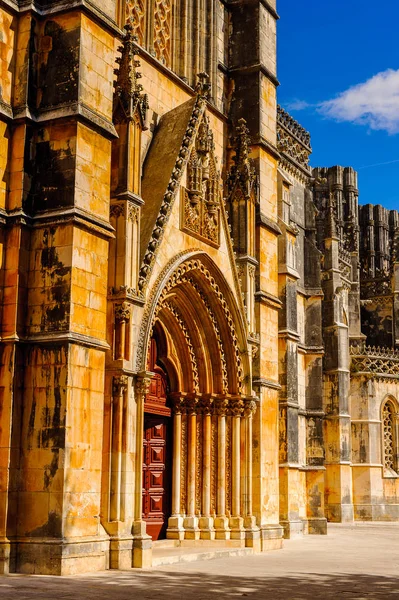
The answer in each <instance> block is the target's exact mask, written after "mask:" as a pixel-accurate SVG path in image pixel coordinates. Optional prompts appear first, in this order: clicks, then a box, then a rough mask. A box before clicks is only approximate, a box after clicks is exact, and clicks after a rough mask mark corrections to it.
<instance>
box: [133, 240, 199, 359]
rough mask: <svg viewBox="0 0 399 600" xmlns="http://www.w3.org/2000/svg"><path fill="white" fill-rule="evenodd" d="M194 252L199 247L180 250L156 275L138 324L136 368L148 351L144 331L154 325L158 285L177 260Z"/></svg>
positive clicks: (197, 250) (149, 330)
mask: <svg viewBox="0 0 399 600" xmlns="http://www.w3.org/2000/svg"><path fill="white" fill-rule="evenodd" d="M195 252H200V249H199V248H192V249H191V251H189V252H188V251H187V250H183V251H182V252H179V253H178V254H177V255H176V256H175V257H174V258H173V259H172V260H170V261H169V263H168V264H167V265H166V267H165V268H164V269H163V270H162V272H161V273H160V274H159V275H158V277H157V279H156V281H155V284H154V286H153V288H152V291H151V294H150V297H149V299H148V301H147V303H146V305H145V309H144V315H143V319H142V321H141V325H140V335H139V340H138V344H137V352H136V367H137V369H138V370H140V369H141V368H143V358H144V357H145V356H147V351H148V347H147V346H148V343H149V338H147V337H146V333H149V332H151V331H152V328H153V326H154V322H155V319H156V307H155V299H156V297H157V295H158V294H159V289H160V286H161V284H162V283H163V282H164V281H165V280H166V278H167V276H168V273H169V272H170V271H171V270H172V269H173V267H174V266H175V265H178V264H179V262H180V260H181V258H182V257H183V256H186V255H187V254H191V253H195ZM140 294H141V295H142V294H143V292H140ZM150 320H151V322H150Z"/></svg>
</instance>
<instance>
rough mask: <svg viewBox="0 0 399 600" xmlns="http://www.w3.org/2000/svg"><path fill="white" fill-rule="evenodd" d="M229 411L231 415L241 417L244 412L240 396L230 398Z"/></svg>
mask: <svg viewBox="0 0 399 600" xmlns="http://www.w3.org/2000/svg"><path fill="white" fill-rule="evenodd" d="M229 412H230V414H231V415H232V416H233V417H241V416H242V415H243V414H244V401H243V400H242V398H232V399H231V400H230V405H229Z"/></svg>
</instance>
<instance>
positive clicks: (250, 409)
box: [244, 398, 257, 419]
mask: <svg viewBox="0 0 399 600" xmlns="http://www.w3.org/2000/svg"><path fill="white" fill-rule="evenodd" d="M256 409H257V404H256V402H255V400H254V399H253V398H246V399H245V400H244V417H246V418H247V419H248V418H249V417H252V416H253V415H254V414H255V413H256Z"/></svg>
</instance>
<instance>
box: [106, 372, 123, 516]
mask: <svg viewBox="0 0 399 600" xmlns="http://www.w3.org/2000/svg"><path fill="white" fill-rule="evenodd" d="M127 383H128V381H127V377H126V376H125V375H122V376H121V377H114V378H113V382H112V417H111V473H110V507H109V514H110V521H120V520H122V519H123V516H122V515H121V508H122V507H121V483H122V444H123V425H124V424H123V408H124V407H123V404H124V396H125V393H126V389H127Z"/></svg>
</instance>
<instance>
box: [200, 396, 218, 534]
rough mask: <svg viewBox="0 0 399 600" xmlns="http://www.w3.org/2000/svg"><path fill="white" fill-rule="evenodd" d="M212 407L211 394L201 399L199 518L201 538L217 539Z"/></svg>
mask: <svg viewBox="0 0 399 600" xmlns="http://www.w3.org/2000/svg"><path fill="white" fill-rule="evenodd" d="M212 409H213V399H212V398H211V397H210V396H205V397H203V398H202V400H201V412H202V414H203V463H202V469H203V473H202V516H201V518H200V520H199V527H200V529H201V539H203V540H214V539H215V530H214V526H213V517H211V468H212V467H211V465H212Z"/></svg>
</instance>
